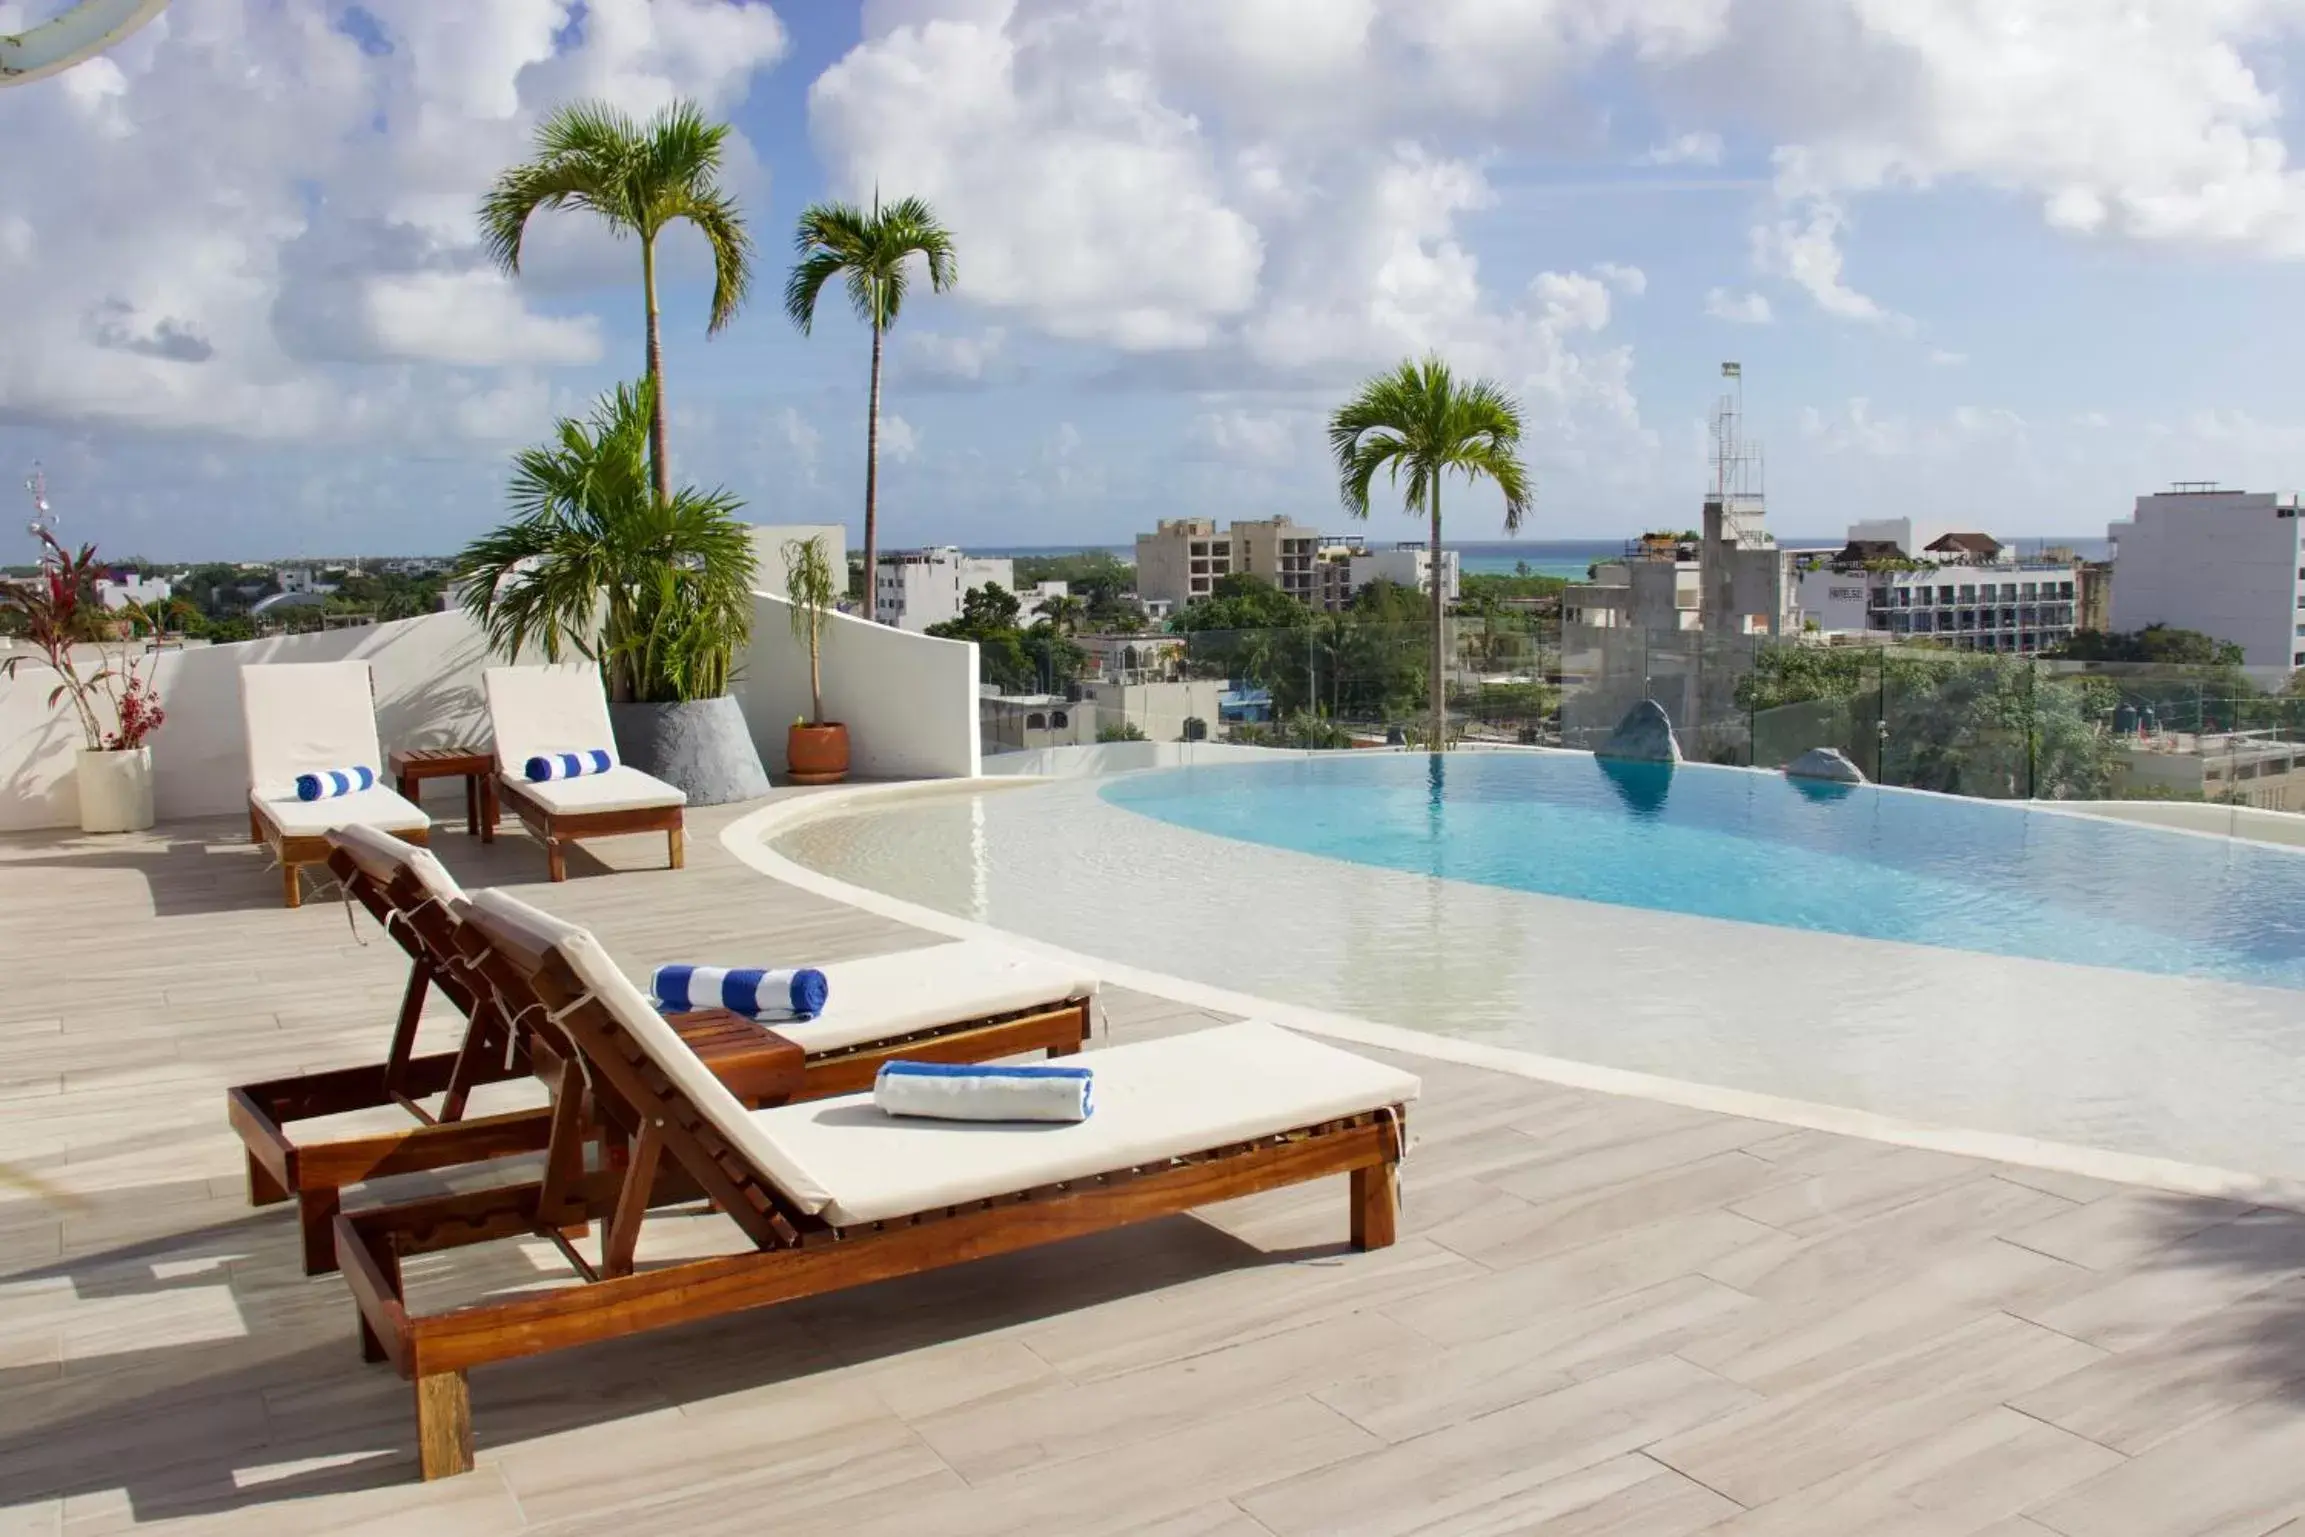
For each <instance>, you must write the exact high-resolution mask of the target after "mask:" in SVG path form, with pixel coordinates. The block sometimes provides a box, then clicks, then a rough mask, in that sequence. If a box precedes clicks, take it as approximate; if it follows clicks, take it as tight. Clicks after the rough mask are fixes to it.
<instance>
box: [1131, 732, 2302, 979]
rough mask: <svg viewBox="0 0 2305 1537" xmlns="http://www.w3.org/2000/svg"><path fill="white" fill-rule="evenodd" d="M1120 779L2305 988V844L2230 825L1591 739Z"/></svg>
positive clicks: (1594, 884) (1332, 822)
mask: <svg viewBox="0 0 2305 1537" xmlns="http://www.w3.org/2000/svg"><path fill="white" fill-rule="evenodd" d="M1103 795H1104V798H1105V799H1106V800H1107V801H1109V802H1110V803H1111V804H1113V805H1116V806H1119V807H1122V808H1124V809H1126V810H1129V811H1134V812H1138V813H1140V814H1142V815H1145V816H1150V817H1156V818H1158V819H1160V820H1161V821H1164V822H1170V823H1173V824H1175V825H1177V826H1179V827H1188V828H1192V829H1193V830H1195V831H1198V832H1203V833H1213V834H1216V835H1217V836H1220V837H1226V838H1235V839H1239V840H1241V841H1244V842H1248V843H1259V844H1265V845H1267V846H1270V847H1273V848H1283V849H1293V850H1295V851H1297V852H1298V853H1303V854H1315V855H1320V856H1323V857H1325V858H1330V859H1340V860H1346V861H1350V862H1352V863H1355V864H1363V865H1375V866H1380V867H1382V868H1385V869H1390V870H1400V871H1406V872H1410V873H1414V874H1420V875H1428V876H1433V877H1437V878H1440V879H1444V880H1458V881H1472V882H1477V883H1479V884H1482V885H1488V886H1500V887H1505V888H1507V889H1510V890H1515V891H1528V892H1538V893H1543V894H1546V895H1550V896H1561V897H1574V898H1577V899H1579V900H1581V901H1587V902H1607V903H1612V904H1615V905H1618V906H1623V907H1639V908H1649V909H1654V910H1658V911H1664V912H1677V913H1690V914H1696V915H1699V916H1703V917H1710V918H1725V919H1731V920H1735V921H1738V922H1745V923H1765V924H1772V925H1775V926H1778V927H1781V928H1792V929H1808V930H1813V931H1817V932H1820V933H1827V934H1847V935H1852V936H1856V937H1860V938H1866V939H1885V940H1899V941H1903V942H1906V943H1910V944H1921V945H1937V946H1943V947H1946V948H1950V949H1957V950H1975V951H1983V952H1985V953H1988V954H1993V955H2015V956H2029V957H2032V958H2034V959H2036V960H2047V961H2068V962H2072V963H2074V964H2077V965H2085V966H2111V967H2118V968H2122V969H2125V970H2130V971H2148V972H2158V973H2162V974H2164V975H2171V976H2201V977H2217V978H2222V979H2224V980H2227V981H2233V982H2248V983H2255V984H2258V985H2261V986H2271V987H2288V988H2299V989H2305V857H2301V856H2299V855H2298V854H2296V853H2293V852H2291V851H2289V850H2287V849H2281V848H2274V847H2269V846H2267V845H2263V844H2253V843H2247V842H2242V841H2238V840H2233V839H2220V838H2203V837H2195V836H2189V835H2186V834H2183V833H2174V832H2165V831H2161V830H2158V829H2148V828H2141V827H2137V826H2134V825H2130V824H2126V823H2117V822H2108V821H2102V820H2097V819H2094V818H2088V817H2068V816H2051V815H2028V814H2026V813H2025V812H2023V811H2018V810H2013V808H2010V807H2008V806H2003V805H1998V804H1995V803H1993V802H1989V801H1975V800H1960V799H1956V798H1953V797H1948V796H1934V795H1915V794H1911V793H1909V792H1902V791H1897V790H1882V789H1878V788H1876V787H1873V786H1870V785H1866V786H1849V785H1829V784H1818V783H1814V782H1808V781H1800V780H1789V779H1786V778H1784V777H1782V776H1781V775H1776V774H1754V773H1749V772H1742V771H1738V770H1733V769H1719V768H1709V767H1702V766H1696V765H1686V764H1684V765H1682V766H1680V767H1678V768H1674V767H1671V766H1668V765H1664V764H1653V763H1624V762H1610V761H1606V760H1602V759H1597V758H1592V757H1588V756H1585V755H1583V754H1551V753H1547V754H1506V753H1467V754H1458V755H1454V756H1447V757H1422V756H1416V757H1412V756H1405V755H1397V754H1390V753H1386V754H1367V755H1345V754H1333V755H1328V756H1324V757H1308V758H1305V759H1302V760H1299V761H1296V762H1289V763H1273V764H1237V763H1236V764H1225V765H1218V766H1212V767H1207V768H1184V769H1171V770H1167V771H1165V772H1158V773H1150V774H1139V775H1133V776H1130V777H1126V778H1122V779H1117V780H1115V781H1113V782H1111V783H1110V784H1108V785H1107V786H1105V787H1104V789H1103Z"/></svg>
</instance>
